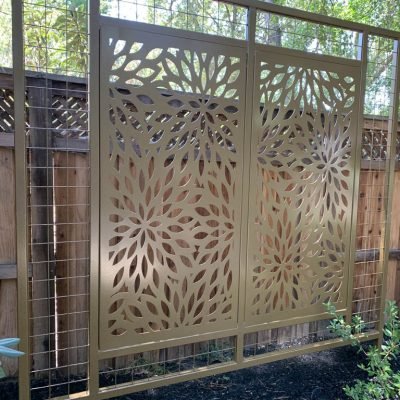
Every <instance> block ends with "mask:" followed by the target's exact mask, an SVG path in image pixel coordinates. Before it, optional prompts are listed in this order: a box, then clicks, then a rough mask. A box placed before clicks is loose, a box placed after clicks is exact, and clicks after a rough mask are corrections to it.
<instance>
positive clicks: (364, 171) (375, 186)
mask: <svg viewBox="0 0 400 400" xmlns="http://www.w3.org/2000/svg"><path fill="white" fill-rule="evenodd" d="M395 50H396V49H395V41H394V40H392V39H388V38H383V37H379V36H374V35H370V36H369V38H368V59H367V65H368V68H367V76H366V84H367V86H366V93H365V103H364V112H365V114H366V115H365V117H364V130H363V132H362V133H360V134H361V135H362V139H361V140H362V149H361V151H362V154H361V156H362V163H361V173H360V187H359V200H358V204H359V208H358V215H357V231H356V248H357V256H356V263H355V270H354V289H353V305H352V311H353V313H354V314H360V315H361V316H362V318H363V319H364V321H365V322H366V328H367V329H369V330H373V329H377V328H378V326H379V320H380V315H381V311H382V305H383V304H384V302H383V301H382V300H383V299H382V296H383V297H384V296H385V294H384V293H383V292H382V290H383V287H384V284H385V282H384V280H385V277H384V273H385V266H384V265H385V260H384V257H385V256H384V253H385V244H384V239H385V235H386V234H387V232H386V226H387V224H388V220H387V215H388V214H387V204H388V198H389V196H390V188H389V167H390V163H391V162H394V161H395V160H393V159H392V160H391V157H392V156H391V154H395V153H394V151H395V149H392V145H391V142H392V138H393V135H395V136H397V132H392V126H391V121H390V118H391V116H392V115H393V111H394V110H393V97H394V92H393V90H394V87H395V86H394V85H395V75H394V68H395V60H396V58H395V55H396V54H395ZM393 143H394V144H395V146H396V147H397V146H398V144H397V145H396V141H394V142H393Z"/></svg>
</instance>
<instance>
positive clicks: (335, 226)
mask: <svg viewBox="0 0 400 400" xmlns="http://www.w3.org/2000/svg"><path fill="white" fill-rule="evenodd" d="M359 73H360V67H359V66H342V65H340V64H334V65H332V64H331V67H328V66H327V65H326V63H320V62H318V61H315V60H311V59H305V58H304V59H299V57H296V58H294V57H290V56H288V55H286V54H284V53H283V54H274V53H272V52H271V51H270V52H268V53H267V52H265V53H263V52H259V53H257V56H256V73H255V84H254V85H255V88H254V105H255V108H254V120H253V132H254V136H253V149H252V160H253V162H252V170H251V176H252V181H253V182H254V184H253V185H252V187H251V189H250V216H249V221H248V223H249V237H250V239H249V249H248V266H247V268H248V269H247V274H248V279H247V291H246V295H247V303H246V310H247V315H246V317H247V321H248V322H251V321H253V322H257V321H265V320H274V319H278V320H280V319H283V318H288V317H290V316H296V317H300V316H305V315H312V314H318V313H323V312H324V311H325V309H324V307H323V304H324V303H326V302H328V301H331V302H333V303H335V304H336V305H337V307H339V308H342V307H346V305H347V286H346V282H347V276H348V268H349V255H350V246H349V243H350V227H351V209H352V187H353V179H354V171H355V150H356V145H355V142H356V136H357V122H358V121H357V118H358V109H357V107H358V90H359V81H358V79H359Z"/></svg>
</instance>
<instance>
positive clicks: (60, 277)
mask: <svg viewBox="0 0 400 400" xmlns="http://www.w3.org/2000/svg"><path fill="white" fill-rule="evenodd" d="M26 87H27V94H26V98H27V105H28V107H27V113H26V114H27V121H26V125H27V127H29V137H28V142H29V143H28V146H29V148H30V150H29V152H28V154H29V159H28V165H29V168H28V174H29V175H28V179H29V182H30V187H31V190H30V204H31V205H32V204H33V205H36V206H35V207H30V209H29V211H30V214H29V221H30V232H29V233H30V235H31V238H30V242H31V243H32V244H33V245H32V246H31V247H30V254H29V257H30V261H31V265H32V266H31V280H32V284H31V285H30V286H29V288H30V295H31V298H32V301H31V304H30V307H31V311H32V315H33V316H34V318H32V319H31V321H30V322H31V335H32V339H31V340H32V343H31V345H32V349H33V357H32V363H33V364H34V366H35V370H40V369H46V368H49V364H52V363H54V360H51V358H52V357H53V358H55V357H56V355H55V352H54V351H53V352H50V350H49V349H52V348H53V349H54V348H55V347H54V343H55V341H57V348H58V349H60V350H59V351H58V354H57V357H58V360H57V364H58V365H61V366H62V365H68V366H69V367H68V374H76V375H79V374H84V373H85V372H84V370H86V369H87V365H86V363H87V353H86V352H85V351H82V349H83V348H87V345H88V336H87V332H88V311H89V288H88V275H89V267H88V260H89V253H88V249H89V246H88V242H89V224H88V222H89V190H88V187H89V186H90V182H89V153H88V133H87V101H86V92H87V88H86V86H85V85H84V84H83V83H82V82H80V81H79V80H77V79H71V78H68V79H66V78H64V77H57V76H47V77H44V76H38V75H31V76H28V78H27V85H26ZM49 87H50V88H51V93H52V95H51V98H50V99H48V92H47V90H48V88H49ZM44 88H46V90H44ZM0 112H1V118H0V188H1V189H0V221H1V223H0V302H1V307H2V312H1V313H0V337H11V336H16V335H17V327H16V321H17V320H16V315H17V301H16V299H17V284H16V243H15V213H16V212H18V210H15V187H14V184H15V168H14V150H13V144H14V140H13V131H14V126H13V94H12V76H11V74H10V73H3V74H0ZM376 121H379V123H378V124H377V123H376ZM377 126H378V127H377ZM38 127H40V129H39V128H38ZM43 127H46V128H45V129H43ZM399 133H400V132H399ZM386 136H387V122H386V121H384V120H379V119H372V118H366V119H365V126H364V133H363V138H364V144H363V162H362V172H361V177H360V192H359V215H360V218H359V223H358V227H357V239H358V240H357V249H358V252H357V257H356V261H357V264H356V270H357V269H360V271H362V270H364V271H370V276H369V277H368V280H367V281H366V278H365V273H362V272H360V273H358V274H356V278H355V282H354V285H355V287H356V288H357V287H358V286H359V287H361V288H362V289H363V293H362V294H360V299H368V298H371V299H372V298H374V297H376V287H377V285H378V284H377V279H378V278H377V274H376V269H377V268H378V267H377V265H378V264H379V257H380V254H379V247H380V245H379V243H378V241H379V240H380V239H381V238H382V229H383V224H382V216H383V215H384V214H383V212H384V202H385V190H386V187H385V178H386V174H387V171H386V170H385V159H386V150H387V147H388V146H387V143H386ZM397 154H398V155H399V156H400V150H399V149H398V151H397ZM393 198H394V201H393V210H392V233H391V252H390V261H389V273H388V286H387V292H386V297H387V298H388V299H395V300H397V301H398V302H400V201H399V199H400V169H399V168H397V169H396V173H395V187H394V190H393ZM38 205H42V206H43V207H41V206H38ZM374 271H375V272H374ZM368 290H370V291H371V293H369V292H368ZM366 307H367V308H368V307H369V306H366ZM356 311H357V310H356ZM361 311H363V310H362V309H361ZM49 333H50V334H49ZM251 340H252V339H251V338H249V341H251ZM257 340H260V339H257ZM174 351H175V352H176V353H177V354H178V353H179V352H180V351H183V353H185V352H186V353H188V352H189V353H190V350H187V349H186V350H185V346H183V347H182V349H181V350H179V349H177V350H174ZM186 353H185V354H186ZM49 354H50V357H49ZM158 357H159V355H151V354H150V355H149V358H150V359H152V358H155V359H158ZM49 358H50V360H49ZM3 368H4V369H5V370H6V373H7V374H8V375H15V374H16V373H17V364H16V362H15V361H13V360H5V361H4V362H3ZM66 373H67V372H66Z"/></svg>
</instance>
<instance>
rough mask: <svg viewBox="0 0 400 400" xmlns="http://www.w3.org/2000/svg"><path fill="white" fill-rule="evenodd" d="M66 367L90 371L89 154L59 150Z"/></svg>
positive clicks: (61, 325)
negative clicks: (88, 363)
mask: <svg viewBox="0 0 400 400" xmlns="http://www.w3.org/2000/svg"><path fill="white" fill-rule="evenodd" d="M54 166H55V167H56V168H55V170H54V183H55V188H54V203H55V213H56V238H57V243H56V276H57V295H58V299H57V311H58V330H59V332H60V333H59V334H58V346H59V348H60V349H64V350H62V351H61V352H60V353H59V358H58V362H59V366H60V371H61V373H63V372H62V371H63V369H62V367H63V366H68V365H69V366H70V367H69V368H68V370H67V369H64V371H65V373H68V374H73V375H79V376H82V375H85V374H86V373H87V368H88V366H87V359H88V354H87V352H88V343H89V337H88V328H89V326H88V322H89V315H88V311H89V205H88V203H89V190H88V186H89V157H87V155H85V154H76V153H75V154H71V153H65V152H56V153H55V154H54Z"/></svg>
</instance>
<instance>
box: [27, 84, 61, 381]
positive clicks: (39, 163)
mask: <svg viewBox="0 0 400 400" xmlns="http://www.w3.org/2000/svg"><path fill="white" fill-rule="evenodd" d="M49 85H51V81H49V80H47V79H38V78H35V79H29V80H28V85H27V91H28V106H29V108H28V113H29V126H30V129H29V131H30V133H29V138H28V146H29V147H30V150H29V151H28V154H29V161H28V172H29V177H30V186H31V193H30V194H31V196H30V202H29V205H30V223H31V229H30V233H31V243H32V245H31V249H30V251H31V254H30V256H31V262H32V281H31V283H32V285H31V295H32V317H33V318H32V335H33V340H32V353H33V357H32V366H33V369H34V371H43V374H44V375H45V374H46V372H44V371H45V370H47V369H49V368H51V367H53V366H54V365H55V353H54V349H55V335H54V330H55V329H54V318H53V317H52V316H54V310H55V307H54V264H53V259H54V248H53V246H54V244H53V242H54V240H53V188H52V186H53V177H52V173H53V171H52V164H53V161H52V157H53V154H52V150H51V148H52V132H51V129H50V128H51V121H50V110H49V109H50V107H51V98H50V97H51V92H50V90H49Z"/></svg>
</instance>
